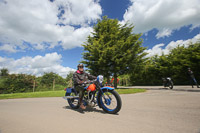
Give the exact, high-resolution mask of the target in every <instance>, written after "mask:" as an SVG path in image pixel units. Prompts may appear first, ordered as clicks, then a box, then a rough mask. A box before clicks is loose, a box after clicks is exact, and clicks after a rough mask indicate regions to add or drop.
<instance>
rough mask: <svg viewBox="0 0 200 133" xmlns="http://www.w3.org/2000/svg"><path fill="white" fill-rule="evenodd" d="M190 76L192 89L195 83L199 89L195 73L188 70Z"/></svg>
mask: <svg viewBox="0 0 200 133" xmlns="http://www.w3.org/2000/svg"><path fill="white" fill-rule="evenodd" d="M188 76H189V79H190V84H191V85H192V88H193V83H195V84H196V85H197V88H199V85H198V83H197V81H196V79H195V77H194V73H193V71H192V70H191V69H190V68H188Z"/></svg>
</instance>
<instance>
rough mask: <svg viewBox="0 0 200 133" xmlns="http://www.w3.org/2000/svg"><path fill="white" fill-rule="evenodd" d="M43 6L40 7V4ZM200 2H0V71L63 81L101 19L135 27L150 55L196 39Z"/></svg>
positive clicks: (193, 0) (198, 34) (152, 0)
mask: <svg viewBox="0 0 200 133" xmlns="http://www.w3.org/2000/svg"><path fill="white" fill-rule="evenodd" d="M41 3H43V4H41ZM199 14H200V1H199V0H181V1H173V0H151V1H149V0H51V1H47V0H34V1H26V0H20V1H18V0H0V69H1V68H8V69H9V71H10V73H26V74H33V75H36V76H41V75H42V74H43V73H44V72H55V73H58V74H59V75H61V76H63V77H65V76H66V75H67V74H68V72H69V71H73V70H75V69H76V66H77V64H78V63H79V61H80V60H81V58H82V55H81V53H82V52H83V48H82V47H81V44H83V43H84V42H85V40H86V38H87V36H88V35H90V33H91V32H92V26H93V25H94V24H96V22H97V20H98V19H101V18H102V16H105V15H106V16H108V18H111V19H118V20H119V21H120V23H121V24H124V23H125V22H127V21H128V22H130V23H133V24H134V26H135V28H134V29H133V33H142V34H143V35H142V37H141V38H142V39H143V40H144V42H143V46H144V47H147V50H146V52H148V53H149V55H148V56H153V55H155V54H158V55H160V54H161V53H165V54H168V53H169V51H170V50H171V49H173V48H175V47H177V46H178V45H183V44H184V46H185V47H187V46H188V45H189V44H190V42H193V43H195V42H197V41H199V39H200V15H199Z"/></svg>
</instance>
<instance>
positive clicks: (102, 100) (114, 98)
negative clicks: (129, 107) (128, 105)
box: [98, 90, 122, 114]
mask: <svg viewBox="0 0 200 133" xmlns="http://www.w3.org/2000/svg"><path fill="white" fill-rule="evenodd" d="M98 101H99V105H100V108H102V109H103V110H104V111H105V112H107V113H109V114H116V113H117V112H119V111H120V109H121V106H122V101H121V98H120V96H119V94H118V93H117V92H116V91H115V90H103V93H101V94H100V95H99V97H98Z"/></svg>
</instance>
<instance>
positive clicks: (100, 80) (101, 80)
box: [97, 75, 103, 84]
mask: <svg viewBox="0 0 200 133" xmlns="http://www.w3.org/2000/svg"><path fill="white" fill-rule="evenodd" d="M97 81H98V82H99V83H100V84H102V83H103V75H99V76H97Z"/></svg>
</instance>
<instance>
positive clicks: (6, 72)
mask: <svg viewBox="0 0 200 133" xmlns="http://www.w3.org/2000/svg"><path fill="white" fill-rule="evenodd" d="M0 75H1V76H2V77H4V76H8V75H9V71H8V69H7V68H3V69H1V74H0Z"/></svg>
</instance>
